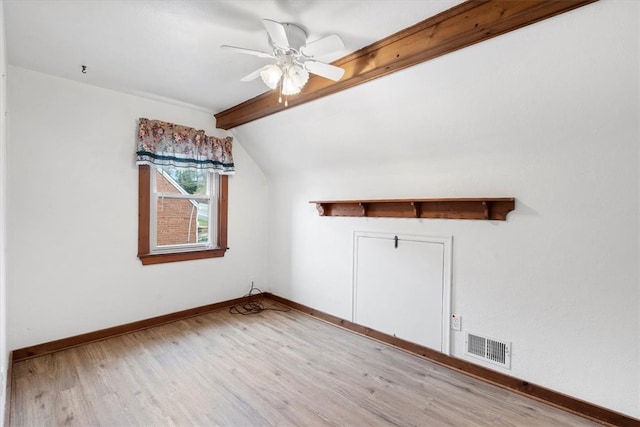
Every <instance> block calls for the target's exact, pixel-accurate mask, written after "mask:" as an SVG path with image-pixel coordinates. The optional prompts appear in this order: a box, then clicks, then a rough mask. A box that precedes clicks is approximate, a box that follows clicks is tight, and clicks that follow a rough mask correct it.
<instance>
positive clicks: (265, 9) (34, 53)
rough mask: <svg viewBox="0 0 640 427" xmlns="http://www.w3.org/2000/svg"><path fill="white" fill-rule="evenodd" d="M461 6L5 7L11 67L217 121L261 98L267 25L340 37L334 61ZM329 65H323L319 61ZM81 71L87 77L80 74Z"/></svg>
mask: <svg viewBox="0 0 640 427" xmlns="http://www.w3.org/2000/svg"><path fill="white" fill-rule="evenodd" d="M460 2H461V0H437V1H433V0H429V1H420V0H398V1H396V0H394V1H384V0H383V1H375V2H373V3H372V2H370V1H365V0H349V1H326V0H269V1H255V0H234V1H199V0H195V1H162V0H141V1H124V0H115V1H112V0H87V1H78V0H56V1H48V0H5V2H4V3H5V15H6V16H5V21H6V27H7V29H6V32H7V42H8V43H7V49H8V62H9V64H10V65H16V66H20V67H24V68H28V69H32V70H35V71H40V72H43V73H47V74H51V75H55V76H60V77H65V78H69V79H72V80H77V81H81V82H86V83H89V84H93V85H96V86H101V87H105V88H110V89H115V90H119V91H124V92H129V93H132V94H136V95H142V96H149V97H154V98H158V99H164V100H169V101H173V102H179V103H184V104H189V105H193V106H196V107H197V108H199V109H202V110H205V111H210V112H212V113H217V112H219V111H222V110H224V109H226V108H229V107H231V106H233V105H236V104H238V103H240V102H242V101H245V100H247V99H249V98H252V97H254V96H256V95H259V94H260V93H262V92H264V91H265V89H266V87H265V86H264V84H263V83H262V82H261V81H260V80H259V79H258V80H257V81H253V82H249V83H244V82H240V78H242V77H244V76H245V75H247V74H249V73H250V72H252V71H254V70H256V69H257V68H259V67H261V66H262V65H265V64H267V63H268V61H269V60H268V59H262V58H257V57H253V56H245V55H241V54H237V53H233V52H229V51H224V50H222V49H220V45H222V44H227V45H234V46H240V47H246V48H252V49H258V50H269V45H268V39H267V35H266V32H265V28H264V26H263V24H262V19H263V18H269V19H273V20H276V21H279V22H292V23H296V24H298V25H301V26H302V27H303V28H305V29H306V31H307V32H308V34H309V40H315V39H318V38H321V37H323V36H325V35H328V34H332V33H335V34H338V35H340V36H341V37H342V38H343V40H344V42H345V45H346V48H345V50H344V51H341V52H336V53H335V55H332V56H331V57H327V58H326V59H327V60H333V59H336V58H339V57H341V56H344V55H345V54H347V53H349V52H351V51H354V50H357V49H360V48H362V47H363V46H366V45H369V44H371V43H373V42H375V41H376V40H379V39H381V38H383V37H386V36H388V35H390V34H392V33H394V32H396V31H398V30H401V29H403V28H405V27H407V26H409V25H412V24H415V23H416V22H418V21H421V20H423V19H425V18H427V17H429V16H432V15H434V14H437V13H439V12H441V11H443V10H446V9H448V8H450V7H451V6H453V5H455V4H458V3H460ZM323 59H324V58H323ZM81 65H86V66H87V73H86V74H82V73H81Z"/></svg>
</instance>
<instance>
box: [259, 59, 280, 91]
mask: <svg viewBox="0 0 640 427" xmlns="http://www.w3.org/2000/svg"><path fill="white" fill-rule="evenodd" d="M260 77H262V81H263V82H264V84H266V85H267V86H269V88H271V89H275V88H277V87H278V85H279V83H280V79H281V78H282V69H281V68H280V67H279V66H278V64H271V65H267V66H266V67H265V68H264V69H263V70H262V71H261V72H260Z"/></svg>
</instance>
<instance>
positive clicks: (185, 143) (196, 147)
mask: <svg viewBox="0 0 640 427" xmlns="http://www.w3.org/2000/svg"><path fill="white" fill-rule="evenodd" d="M232 146H233V138H232V137H230V136H228V137H226V138H216V137H215V136H207V135H205V133H204V131H203V130H197V129H194V128H190V127H186V126H180V125H176V124H173V123H168V122H162V121H160V120H149V119H144V118H141V119H140V123H139V128H138V150H137V152H136V153H137V155H138V160H137V161H136V164H137V165H156V166H177V167H185V168H194V169H207V170H213V171H215V172H217V173H220V174H225V175H226V174H233V173H234V165H233V154H232V152H231V151H232Z"/></svg>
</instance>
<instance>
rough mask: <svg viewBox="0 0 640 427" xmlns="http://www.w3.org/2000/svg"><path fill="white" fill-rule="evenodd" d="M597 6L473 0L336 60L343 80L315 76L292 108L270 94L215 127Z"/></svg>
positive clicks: (548, 0)
mask: <svg viewBox="0 0 640 427" xmlns="http://www.w3.org/2000/svg"><path fill="white" fill-rule="evenodd" d="M595 1H597V0H470V1H467V2H464V3H461V4H459V5H457V6H455V7H453V8H451V9H448V10H446V11H444V12H442V13H440V14H438V15H435V16H433V17H431V18H428V19H426V20H424V21H422V22H419V23H417V24H415V25H413V26H411V27H408V28H405V29H404V30H401V31H399V32H397V33H395V34H393V35H391V36H389V37H386V38H384V39H382V40H379V41H377V42H375V43H373V44H371V45H369V46H366V47H364V48H362V49H360V50H358V51H355V52H353V53H351V54H349V55H347V56H345V57H343V58H340V59H338V60H336V61H334V62H333V64H334V65H337V66H339V67H342V68H344V70H345V73H344V76H343V77H342V79H341V80H340V81H337V82H333V81H331V80H327V79H324V78H322V77H318V76H314V75H312V76H311V78H309V82H308V83H307V85H306V86H305V87H304V89H303V90H302V92H301V93H300V94H298V95H292V96H289V98H288V103H289V106H288V107H285V106H284V104H283V103H280V102H278V96H279V95H278V93H277V91H275V90H274V91H268V92H265V93H263V94H261V95H258V96H256V97H255V98H252V99H249V100H247V101H245V102H243V103H241V104H238V105H236V106H234V107H231V108H229V109H227V110H225V111H222V112H220V113H218V114H215V118H216V126H217V127H218V128H221V129H231V128H234V127H236V126H240V125H242V124H245V123H249V122H251V121H253V120H257V119H260V118H262V117H265V116H268V115H271V114H274V113H277V112H279V111H282V110H284V109H285V108H292V107H294V106H296V105H300V104H304V103H306V102H309V101H313V100H315V99H318V98H321V97H324V96H327V95H331V94H334V93H336V92H340V91H342V90H345V89H348V88H351V87H353V86H356V85H358V84H360V83H364V82H367V81H369V80H373V79H376V78H378V77H382V76H385V75H387V74H390V73H394V72H396V71H399V70H402V69H404V68H407V67H410V66H412V65H416V64H419V63H421V62H425V61H428V60H430V59H433V58H436V57H438V56H441V55H445V54H447V53H450V52H453V51H456V50H458V49H462V48H464V47H467V46H470V45H472V44H475V43H480V42H482V41H484V40H488V39H490V38H492V37H496V36H499V35H501V34H505V33H508V32H509V31H513V30H516V29H518V28H522V27H524V26H526V25H530V24H533V23H535V22H538V21H541V20H544V19H547V18H550V17H552V16H555V15H558V14H561V13H564V12H567V11H570V10H573V9H576V8H578V7H581V6H584V5H586V4H589V3H593V2H595Z"/></svg>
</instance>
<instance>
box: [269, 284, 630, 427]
mask: <svg viewBox="0 0 640 427" xmlns="http://www.w3.org/2000/svg"><path fill="white" fill-rule="evenodd" d="M264 296H265V298H269V299H271V300H273V301H275V302H278V303H280V304H282V305H285V306H287V307H290V308H292V309H295V310H298V311H300V312H302V313H306V314H308V315H311V316H314V317H316V318H318V319H321V320H324V321H326V322H328V323H331V324H333V325H337V326H340V327H343V328H345V329H348V330H350V331H353V332H356V333H358V334H361V335H364V336H367V337H370V338H373V339H375V340H378V341H381V342H384V343H386V344H390V345H392V346H394V347H397V348H400V349H402V350H405V351H407V352H409V353H412V354H415V355H418V356H422V357H424V358H426V359H429V360H430V361H432V362H435V363H437V364H439V365H442V366H445V367H447V368H450V369H453V370H456V371H458V372H461V373H464V374H466V375H469V376H472V377H475V378H478V379H480V380H482V381H485V382H488V383H491V384H494V385H496V386H499V387H502V388H505V389H508V390H511V391H514V392H516V393H518V394H522V395H525V396H528V397H530V398H533V399H536V400H538V401H541V402H544V403H546V404H549V405H551V406H555V407H557V408H560V409H563V410H565V411H568V412H571V413H574V414H576V415H579V416H582V417H584V418H587V419H590V420H592V421H595V422H599V423H605V424H609V425H613V426H640V420H638V419H635V418H632V417H629V416H627V415H624V414H621V413H618V412H615V411H612V410H609V409H607V408H603V407H601V406H597V405H594V404H592V403H589V402H585V401H583V400H580V399H576V398H574V397H571V396H568V395H566V394H562V393H559V392H557V391H553V390H551V389H548V388H545V387H541V386H538V385H535V384H531V383H530V382H528V381H523V380H521V379H518V378H515V377H511V376H509V375H505V374H502V373H500V372H496V371H492V370H491V369H487V368H484V367H482V366H479V365H476V364H473V363H470V362H467V361H465V360H462V359H458V358H456V357H453V356H448V355H445V354H442V353H440V352H438V351H435V350H432V349H430V348H427V347H424V346H421V345H418V344H414V343H412V342H409V341H405V340H402V339H400V338H397V337H394V336H392V335H387V334H384V333H382V332H379V331H376V330H374V329H370V328H367V327H366V326H362V325H358V324H357V323H353V322H350V321H348V320H345V319H341V318H339V317H336V316H333V315H331V314H327V313H324V312H321V311H318V310H316V309H314V308H311V307H309V306H306V305H303V304H299V303H297V302H294V301H291V300H288V299H286V298H282V297H279V296H277V295H273V294H271V293H268V292H267V293H265V294H264Z"/></svg>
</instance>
